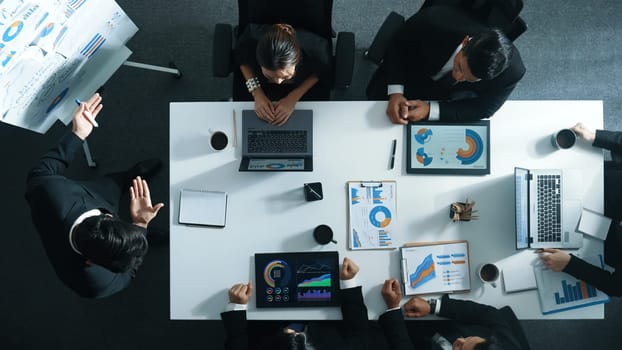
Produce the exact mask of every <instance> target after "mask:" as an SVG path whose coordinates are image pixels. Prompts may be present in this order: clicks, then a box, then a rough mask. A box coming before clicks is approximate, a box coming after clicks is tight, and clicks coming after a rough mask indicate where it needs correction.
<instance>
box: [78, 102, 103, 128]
mask: <svg viewBox="0 0 622 350" xmlns="http://www.w3.org/2000/svg"><path fill="white" fill-rule="evenodd" d="M76 104H77V105H78V106H80V105H81V104H82V101H80V99H77V98H76ZM84 115H85V116H86V119H88V120H89V122H91V124H92V125H93V127H95V128H96V127H98V126H99V124H97V122H96V121H95V118H93V115H92V114H91V112H89V110H88V109H85V110H84Z"/></svg>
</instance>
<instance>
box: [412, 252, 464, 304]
mask: <svg viewBox="0 0 622 350" xmlns="http://www.w3.org/2000/svg"><path fill="white" fill-rule="evenodd" d="M401 253H402V254H401V255H402V261H401V268H402V283H403V288H404V295H414V294H439V293H462V292H468V291H469V290H471V272H470V271H471V270H470V263H469V260H470V254H469V242H468V241H466V240H457V241H439V242H418V243H408V244H405V245H404V246H403V247H402V251H401Z"/></svg>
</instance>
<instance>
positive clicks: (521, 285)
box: [503, 265, 537, 293]
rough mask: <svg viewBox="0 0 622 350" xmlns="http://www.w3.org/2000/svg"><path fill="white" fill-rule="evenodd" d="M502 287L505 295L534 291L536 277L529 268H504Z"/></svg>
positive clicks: (519, 266)
mask: <svg viewBox="0 0 622 350" xmlns="http://www.w3.org/2000/svg"><path fill="white" fill-rule="evenodd" d="M503 286H504V287H505V292H506V293H512V292H520V291H523V290H530V289H536V288H537V285H536V276H535V275H534V273H533V269H532V268H531V267H530V266H527V267H526V266H522V265H516V266H512V267H505V268H503Z"/></svg>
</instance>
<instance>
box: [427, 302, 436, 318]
mask: <svg viewBox="0 0 622 350" xmlns="http://www.w3.org/2000/svg"><path fill="white" fill-rule="evenodd" d="M428 304H430V315H434V314H435V313H436V299H429V300H428Z"/></svg>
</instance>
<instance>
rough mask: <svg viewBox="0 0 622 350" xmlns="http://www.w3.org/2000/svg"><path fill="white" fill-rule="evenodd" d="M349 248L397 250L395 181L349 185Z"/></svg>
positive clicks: (359, 182) (362, 182)
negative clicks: (395, 241)
mask: <svg viewBox="0 0 622 350" xmlns="http://www.w3.org/2000/svg"><path fill="white" fill-rule="evenodd" d="M347 187H348V247H349V248H350V249H352V250H363V249H395V248H396V247H395V246H394V245H393V240H392V238H391V234H392V230H393V227H395V213H396V203H397V201H396V198H395V196H396V183H395V181H375V182H372V181H369V182H365V181H350V182H348V186H347Z"/></svg>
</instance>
